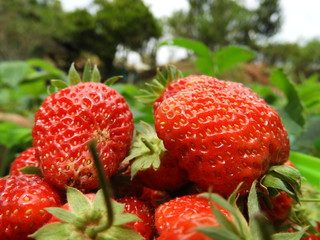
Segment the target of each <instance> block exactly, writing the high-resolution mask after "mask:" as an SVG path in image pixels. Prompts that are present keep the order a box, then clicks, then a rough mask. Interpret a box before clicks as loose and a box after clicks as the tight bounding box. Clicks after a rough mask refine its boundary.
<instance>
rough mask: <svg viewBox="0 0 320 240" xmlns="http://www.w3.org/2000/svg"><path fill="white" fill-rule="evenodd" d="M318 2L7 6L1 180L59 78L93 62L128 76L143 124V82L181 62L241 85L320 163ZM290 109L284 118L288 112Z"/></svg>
mask: <svg viewBox="0 0 320 240" xmlns="http://www.w3.org/2000/svg"><path fill="white" fill-rule="evenodd" d="M318 9H320V2H318V1H317V0H304V1H303V2H301V1H290V0H247V1H245V0H239V1H235V0H174V1H172V0H171V1H170V0H81V1H80V0H77V1H71V0H61V1H58V0H10V1H7V0H0V160H1V162H0V163H1V168H0V174H1V175H4V174H5V173H6V172H7V169H8V166H9V164H10V162H11V161H12V160H13V159H14V158H15V156H17V154H19V153H20V152H21V151H23V150H24V149H26V148H27V147H29V146H31V145H32V137H31V129H32V125H33V116H34V114H35V112H36V111H37V109H38V108H39V106H40V104H41V102H42V101H43V99H44V98H45V97H46V96H47V95H48V92H47V87H48V85H49V80H50V79H62V80H67V72H68V69H69V67H70V65H71V63H73V62H74V63H75V66H76V68H77V69H78V70H79V71H80V72H81V71H82V70H83V67H84V65H85V63H86V62H87V60H88V59H90V60H91V62H92V63H94V64H97V65H98V67H99V69H100V71H101V74H102V78H103V79H107V78H108V77H111V76H115V75H122V76H123V78H122V79H121V80H120V81H119V83H117V84H116V85H115V86H114V87H115V88H116V89H117V90H118V91H119V92H120V93H121V94H123V95H124V96H125V97H126V99H127V100H128V102H129V104H130V107H131V108H132V110H133V112H134V114H135V119H136V121H140V120H141V119H143V120H145V121H149V122H152V116H151V114H150V113H151V110H150V108H149V107H145V106H143V105H141V104H140V103H138V102H137V101H136V100H135V98H134V96H136V95H139V91H140V90H139V89H140V88H143V83H144V82H145V81H147V80H150V79H152V78H153V77H154V76H155V74H156V70H157V68H159V67H161V66H163V65H164V64H168V63H170V64H174V65H175V66H177V67H178V68H179V69H180V70H181V71H182V72H183V73H184V74H185V75H187V74H207V75H214V76H216V77H219V78H223V79H226V80H232V81H238V82H242V83H244V84H246V85H247V86H249V87H251V88H252V89H253V90H254V91H256V92H257V93H258V94H259V95H260V96H261V97H263V98H264V99H266V101H267V102H268V103H269V104H270V105H272V106H274V107H275V108H276V109H279V112H281V113H282V115H281V116H282V117H283V119H284V121H285V124H286V126H287V128H288V129H289V133H290V139H291V142H292V149H293V150H297V151H300V152H303V153H306V154H310V155H313V156H316V157H319V156H320V129H319V127H317V126H319V124H320V117H319V116H320V99H319V94H320V84H319V73H320V28H319V27H318V26H319V24H320V15H319V13H318ZM281 109H282V110H283V109H284V110H283V111H282V110H281Z"/></svg>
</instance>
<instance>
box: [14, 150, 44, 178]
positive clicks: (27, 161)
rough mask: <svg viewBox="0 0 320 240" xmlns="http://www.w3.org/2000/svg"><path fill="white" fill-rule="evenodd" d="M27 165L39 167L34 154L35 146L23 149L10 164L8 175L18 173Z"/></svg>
mask: <svg viewBox="0 0 320 240" xmlns="http://www.w3.org/2000/svg"><path fill="white" fill-rule="evenodd" d="M27 166H35V167H39V161H38V159H37V158H36V156H35V148H34V147H30V148H28V149H26V150H25V151H23V152H22V153H21V154H20V155H19V156H18V157H17V158H16V159H15V160H14V161H13V162H12V164H11V167H10V175H20V174H22V172H21V171H20V170H19V169H22V168H24V167H27Z"/></svg>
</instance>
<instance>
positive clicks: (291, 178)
mask: <svg viewBox="0 0 320 240" xmlns="http://www.w3.org/2000/svg"><path fill="white" fill-rule="evenodd" d="M260 187H261V189H262V190H263V192H265V193H267V195H269V196H271V197H274V196H277V195H279V192H280V191H283V192H285V193H287V194H288V195H289V196H290V197H291V198H292V199H293V200H294V201H295V202H297V203H299V202H300V198H301V173H300V172H299V170H297V169H296V168H294V167H291V166H288V165H279V166H272V167H271V168H270V169H269V170H268V172H267V174H266V175H264V176H263V177H262V179H261V180H260Z"/></svg>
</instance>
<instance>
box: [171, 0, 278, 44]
mask: <svg viewBox="0 0 320 240" xmlns="http://www.w3.org/2000/svg"><path fill="white" fill-rule="evenodd" d="M188 1H189V5H190V9H189V10H188V11H181V10H180V11H177V12H175V13H174V14H173V15H172V16H171V17H170V18H169V19H168V25H169V27H170V29H171V33H172V34H173V35H174V36H178V37H187V38H191V39H195V40H199V41H201V42H203V43H205V44H206V45H207V46H209V47H210V48H211V49H212V50H215V49H217V48H220V47H222V46H226V45H229V44H245V45H249V46H255V44H256V41H257V40H259V39H260V38H261V37H263V36H268V37H269V36H272V35H273V34H275V33H276V32H277V30H278V29H279V26H280V10H279V5H278V0H260V4H259V7H257V8H256V9H253V10H251V9H248V8H246V7H245V6H244V5H243V4H240V3H238V2H237V1H234V0H188Z"/></svg>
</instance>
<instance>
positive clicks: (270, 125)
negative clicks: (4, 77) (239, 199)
mask: <svg viewBox="0 0 320 240" xmlns="http://www.w3.org/2000/svg"><path fill="white" fill-rule="evenodd" d="M210 79H211V78H210V77H207V78H206V81H204V80H203V78H200V80H199V81H197V78H196V77H195V76H193V78H192V81H190V82H188V83H187V85H186V88H185V89H184V90H181V91H179V92H178V93H176V94H175V95H173V96H171V97H168V98H166V99H164V100H163V101H162V102H161V104H160V106H159V107H158V109H157V110H156V112H155V128H156V131H157V134H158V137H159V138H160V139H162V140H163V142H164V145H165V148H166V149H167V150H168V152H170V153H171V154H172V155H174V156H176V157H178V158H179V165H180V166H181V167H182V168H183V169H185V170H186V171H187V172H188V175H189V179H190V180H191V181H193V182H195V183H197V184H198V185H199V186H201V187H202V188H203V189H204V190H207V189H208V188H209V186H212V187H213V191H214V192H217V193H220V194H221V195H224V196H228V195H229V194H230V193H231V192H232V191H233V190H234V189H235V188H236V187H237V185H238V184H239V183H240V182H243V185H242V188H241V190H242V193H245V192H247V191H248V190H249V188H250V186H251V183H252V182H253V181H254V180H255V179H258V178H259V177H260V176H262V175H263V174H264V173H265V172H266V171H267V170H268V168H269V167H270V166H272V165H280V164H282V163H284V162H285V161H286V160H287V159H288V154H289V139H288V135H287V131H286V130H285V129H284V127H283V125H282V122H281V119H280V117H279V116H278V114H277V112H276V111H275V110H274V109H272V108H271V107H270V106H268V105H267V104H266V103H265V102H264V100H262V99H260V98H258V97H257V96H256V94H254V93H253V92H252V91H251V90H250V89H248V88H246V87H244V86H243V85H242V84H239V83H234V82H226V81H220V80H217V79H211V80H210Z"/></svg>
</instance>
